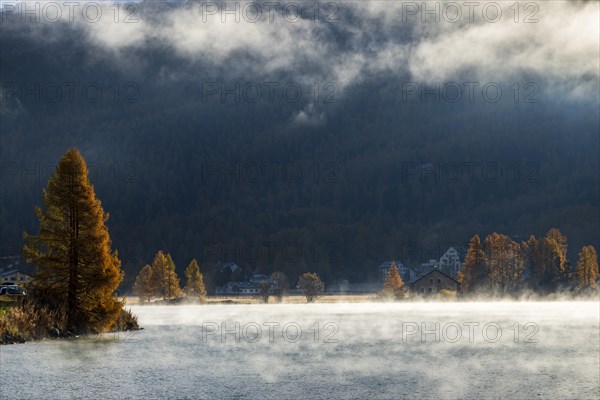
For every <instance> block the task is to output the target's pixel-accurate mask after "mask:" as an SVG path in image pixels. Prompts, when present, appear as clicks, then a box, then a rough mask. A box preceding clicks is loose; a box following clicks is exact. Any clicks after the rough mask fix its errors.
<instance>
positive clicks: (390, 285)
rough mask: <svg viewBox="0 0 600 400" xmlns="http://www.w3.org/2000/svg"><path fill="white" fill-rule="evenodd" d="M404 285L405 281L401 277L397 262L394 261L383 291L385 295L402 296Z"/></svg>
mask: <svg viewBox="0 0 600 400" xmlns="http://www.w3.org/2000/svg"><path fill="white" fill-rule="evenodd" d="M403 286H404V281H403V280H402V278H401V277H400V273H399V272H398V267H396V263H395V262H394V261H392V265H391V266H390V270H389V272H388V275H387V277H386V278H385V282H384V283H383V292H384V294H385V295H388V296H394V297H396V298H401V297H402V296H403V295H404V291H403Z"/></svg>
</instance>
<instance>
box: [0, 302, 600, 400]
mask: <svg viewBox="0 0 600 400" xmlns="http://www.w3.org/2000/svg"><path fill="white" fill-rule="evenodd" d="M132 308H133V311H134V312H135V313H136V314H137V315H138V316H139V320H140V324H141V326H143V327H144V328H145V329H144V330H143V331H140V332H137V333H135V334H134V335H130V336H127V333H121V334H119V335H116V334H107V335H103V336H101V337H89V338H79V339H75V340H57V341H44V342H36V343H27V344H22V345H12V346H2V347H0V352H1V363H0V372H1V375H2V381H3V383H2V393H1V396H2V398H7V399H8V398H10V399H40V398H52V399H67V398H73V394H75V397H76V398H100V397H102V398H109V399H129V398H150V399H153V398H161V399H162V398H168V399H181V398H189V399H195V398H202V399H204V398H267V399H271V398H273V399H274V398H282V399H291V398H319V399H326V398H332V397H336V398H362V399H364V398H382V399H387V398H443V399H454V398H473V399H475V398H478V399H479V398H511V399H526V398H527V399H531V398H553V399H562V398H577V399H597V398H598V397H599V396H600V377H599V370H600V362H599V354H600V336H599V334H600V333H599V332H600V326H599V315H600V307H599V303H598V302H594V301H587V302H558V301H557V302H486V303H484V302H473V303H468V302H467V303H464V302H461V303H417V302H414V303H413V302H409V303H389V304H382V303H360V304H311V305H305V304H282V305H273V304H271V305H210V306H196V305H195V306H138V307H132ZM236 323H238V324H239V325H236ZM436 323H437V325H436ZM515 323H518V332H519V333H518V336H517V335H516V330H517V329H516V326H517V325H515ZM223 324H224V325H223ZM423 324H425V325H423ZM223 328H224V329H225V330H227V332H225V334H224V335H223V334H222V333H223V332H222V330H223ZM424 330H426V331H424ZM300 332H301V335H299V333H300ZM317 332H318V334H317ZM236 339H237V340H238V341H236Z"/></svg>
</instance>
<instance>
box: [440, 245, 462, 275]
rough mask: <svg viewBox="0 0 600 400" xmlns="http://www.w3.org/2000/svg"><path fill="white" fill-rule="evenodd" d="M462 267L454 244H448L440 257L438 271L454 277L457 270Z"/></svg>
mask: <svg viewBox="0 0 600 400" xmlns="http://www.w3.org/2000/svg"><path fill="white" fill-rule="evenodd" d="M461 267H462V261H461V254H460V252H459V251H458V249H456V248H455V247H454V246H450V247H449V248H448V250H446V252H445V253H444V254H442V256H441V257H440V263H439V269H440V271H442V272H444V273H446V274H447V275H450V276H451V277H452V278H454V279H456V277H457V276H458V271H460V269H461Z"/></svg>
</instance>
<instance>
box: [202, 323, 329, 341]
mask: <svg viewBox="0 0 600 400" xmlns="http://www.w3.org/2000/svg"><path fill="white" fill-rule="evenodd" d="M339 330H340V327H339V325H338V324H337V323H336V322H315V323H313V324H310V325H307V324H304V326H302V325H300V324H299V323H297V322H284V323H280V322H263V323H261V324H259V323H258V322H247V323H244V324H241V323H240V322H221V323H220V324H219V323H217V322H202V334H201V337H200V340H201V342H202V343H208V342H209V341H215V342H220V343H227V342H228V340H229V342H233V343H240V342H242V341H243V342H246V343H257V342H261V341H265V342H268V343H275V342H277V341H282V342H287V343H298V342H299V341H300V340H302V339H304V340H312V341H313V342H314V343H339V340H338V339H337V338H336V335H337V334H338V332H339Z"/></svg>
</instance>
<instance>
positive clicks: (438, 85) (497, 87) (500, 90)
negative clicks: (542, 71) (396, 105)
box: [402, 81, 540, 104]
mask: <svg viewBox="0 0 600 400" xmlns="http://www.w3.org/2000/svg"><path fill="white" fill-rule="evenodd" d="M539 92H540V89H539V86H538V85H537V84H536V83H535V82H512V83H510V84H504V85H503V84H501V83H498V82H471V81H470V82H403V83H402V103H409V102H421V103H459V102H462V103H464V102H467V103H470V104H473V103H481V102H483V103H498V102H499V101H500V100H501V99H502V97H503V96H506V95H509V96H510V97H509V98H510V99H511V100H512V101H513V102H514V103H538V102H539V101H540V100H539Z"/></svg>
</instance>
